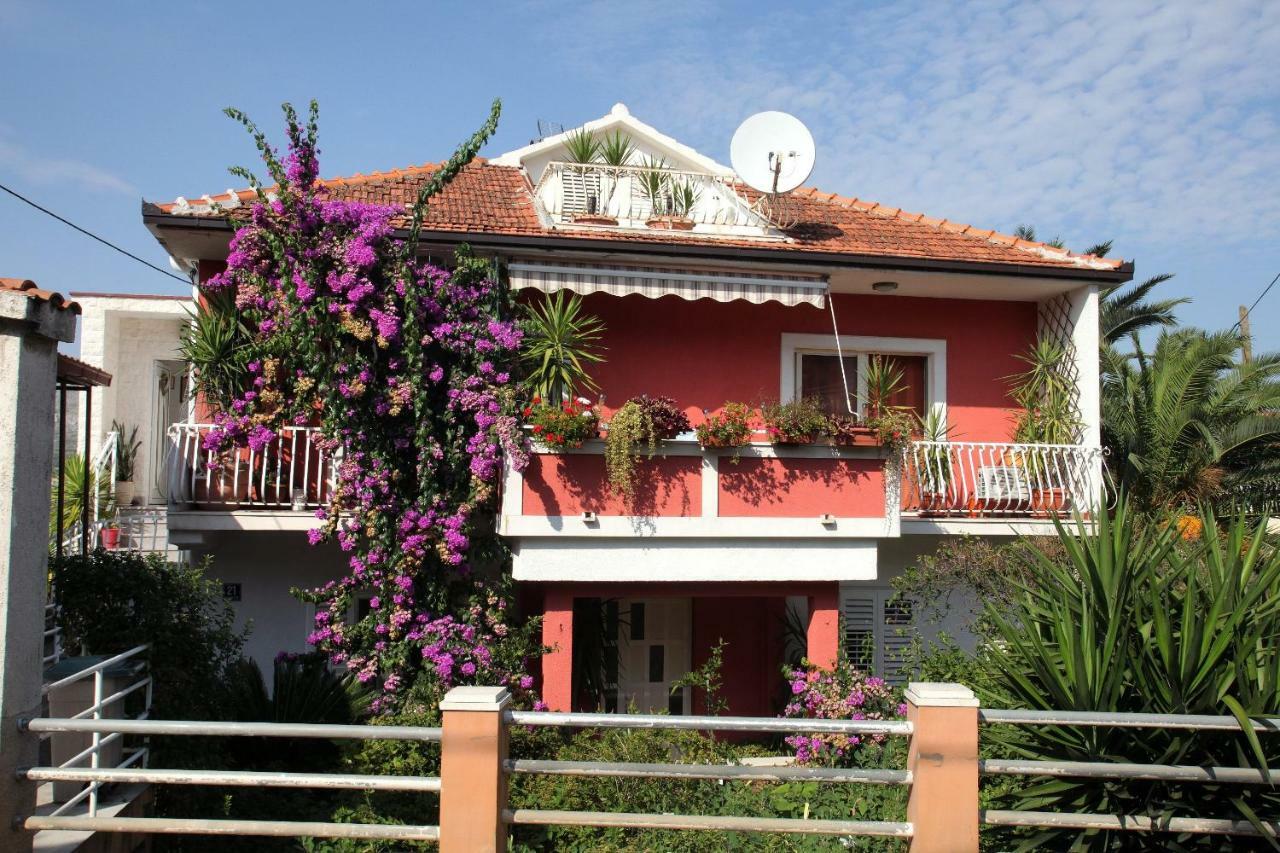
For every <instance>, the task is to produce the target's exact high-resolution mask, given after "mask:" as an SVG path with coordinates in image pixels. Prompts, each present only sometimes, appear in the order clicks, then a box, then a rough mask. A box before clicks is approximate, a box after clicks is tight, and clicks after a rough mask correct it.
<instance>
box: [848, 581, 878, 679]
mask: <svg viewBox="0 0 1280 853" xmlns="http://www.w3.org/2000/svg"><path fill="white" fill-rule="evenodd" d="M842 609H843V611H844V653H845V655H846V656H847V657H848V658H849V663H851V664H853V665H854V666H856V667H857V668H858V669H862V670H874V669H875V666H876V650H877V646H878V645H879V644H878V643H877V638H876V622H877V621H878V620H877V613H876V611H877V607H876V599H875V595H874V594H867V593H849V594H847V595H846V596H845V598H844V605H843V608H842Z"/></svg>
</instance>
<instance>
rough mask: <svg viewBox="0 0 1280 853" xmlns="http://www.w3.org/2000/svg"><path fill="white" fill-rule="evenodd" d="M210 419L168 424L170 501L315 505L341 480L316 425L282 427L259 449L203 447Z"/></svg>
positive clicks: (248, 506)
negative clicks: (204, 422)
mask: <svg viewBox="0 0 1280 853" xmlns="http://www.w3.org/2000/svg"><path fill="white" fill-rule="evenodd" d="M212 429H213V425H212V424H191V423H184V424H174V425H173V426H171V427H169V450H168V453H167V455H166V459H167V461H166V468H167V481H168V484H169V502H170V503H171V504H178V505H184V504H191V505H195V506H197V507H208V508H213V509H291V510H298V511H304V510H308V509H315V508H316V507H319V506H321V505H323V504H325V503H327V502H328V500H329V498H330V496H331V495H332V494H333V490H334V489H335V487H336V485H337V477H338V467H337V466H338V462H337V460H336V459H335V458H334V456H332V455H331V454H330V453H328V452H327V451H326V450H323V449H322V448H321V446H320V431H319V429H317V428H316V427H307V426H301V427H295V426H288V427H282V428H281V429H280V430H278V432H277V433H276V437H275V438H274V439H272V441H271V442H270V443H268V444H267V445H266V446H265V447H264V448H262V449H261V450H253V449H250V448H233V449H231V450H229V451H227V452H226V453H221V454H217V453H213V452H211V451H208V450H206V449H205V446H204V441H205V438H206V437H207V436H208V435H209V432H210V431H211V430H212Z"/></svg>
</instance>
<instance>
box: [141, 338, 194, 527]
mask: <svg viewBox="0 0 1280 853" xmlns="http://www.w3.org/2000/svg"><path fill="white" fill-rule="evenodd" d="M154 365H155V366H154V368H153V371H152V377H153V383H152V386H151V387H152V400H151V447H150V448H149V451H150V452H149V453H148V454H147V457H148V461H149V463H150V468H151V470H150V484H151V485H150V494H149V495H148V500H149V502H151V503H164V502H165V501H166V500H168V497H169V481H168V471H167V470H165V459H166V457H167V456H168V452H169V427H171V426H173V425H174V424H176V423H181V422H183V421H185V420H186V414H187V370H186V365H185V364H184V363H183V362H181V361H169V360H164V361H156V362H155V363H154Z"/></svg>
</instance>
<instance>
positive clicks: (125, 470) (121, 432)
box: [111, 421, 142, 482]
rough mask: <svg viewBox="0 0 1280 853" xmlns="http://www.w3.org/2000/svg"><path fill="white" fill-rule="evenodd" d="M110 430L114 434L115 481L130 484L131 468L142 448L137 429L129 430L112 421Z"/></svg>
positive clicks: (131, 479) (123, 425) (118, 422)
mask: <svg viewBox="0 0 1280 853" xmlns="http://www.w3.org/2000/svg"><path fill="white" fill-rule="evenodd" d="M111 430H112V432H114V433H115V434H116V479H117V480H121V481H123V482H132V481H133V467H134V465H135V464H136V462H137V459H138V451H139V450H140V449H141V448H142V441H141V440H140V439H139V438H138V427H137V425H134V427H133V429H129V427H128V426H126V425H125V424H122V423H121V422H120V421H112V422H111Z"/></svg>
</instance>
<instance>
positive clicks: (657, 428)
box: [604, 394, 690, 503]
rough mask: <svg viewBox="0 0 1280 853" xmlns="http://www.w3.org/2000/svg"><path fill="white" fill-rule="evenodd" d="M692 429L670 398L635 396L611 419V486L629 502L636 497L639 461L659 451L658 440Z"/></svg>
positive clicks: (607, 451) (607, 463)
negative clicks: (636, 475) (642, 456)
mask: <svg viewBox="0 0 1280 853" xmlns="http://www.w3.org/2000/svg"><path fill="white" fill-rule="evenodd" d="M689 429H690V426H689V418H688V417H687V416H686V415H685V413H684V412H682V411H681V410H680V409H679V408H677V407H676V403H675V401H674V400H672V399H671V398H670V397H650V396H648V395H647V394H642V395H640V396H639V397H632V398H631V399H630V400H628V401H627V402H626V403H624V404H623V406H622V408H620V409H618V411H616V412H614V413H613V417H612V418H610V419H609V425H608V431H607V432H606V433H605V446H604V461H605V469H606V471H607V473H608V481H609V487H610V488H611V489H612V490H613V491H614V492H616V493H617V494H619V495H622V496H623V498H624V499H626V500H627V502H628V503H630V502H633V501H634V499H635V469H636V463H638V462H639V461H640V459H641V453H643V454H644V455H645V456H653V455H654V453H656V452H657V449H658V442H659V441H664V440H667V439H672V438H675V437H676V436H678V435H680V434H681V433H684V432H688V431H689Z"/></svg>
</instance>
